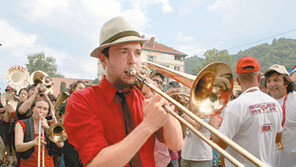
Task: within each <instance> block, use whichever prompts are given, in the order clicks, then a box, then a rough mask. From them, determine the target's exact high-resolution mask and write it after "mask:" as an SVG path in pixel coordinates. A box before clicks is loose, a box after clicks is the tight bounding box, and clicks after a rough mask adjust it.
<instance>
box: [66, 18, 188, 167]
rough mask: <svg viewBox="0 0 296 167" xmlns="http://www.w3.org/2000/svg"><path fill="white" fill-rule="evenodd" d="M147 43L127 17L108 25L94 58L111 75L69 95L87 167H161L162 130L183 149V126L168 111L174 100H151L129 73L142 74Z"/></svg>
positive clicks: (69, 115) (72, 129) (72, 137)
mask: <svg viewBox="0 0 296 167" xmlns="http://www.w3.org/2000/svg"><path fill="white" fill-rule="evenodd" d="M144 42H146V40H144V39H142V38H141V37H140V35H139V34H138V33H137V32H136V31H135V30H134V29H133V28H132V27H131V25H130V24H129V23H128V22H127V21H126V20H125V19H123V18H121V17H116V18H113V19H111V20H109V21H108V22H107V23H105V24H104V25H103V27H102V30H101V34H100V46H99V47H98V48H96V49H95V50H94V51H93V52H92V54H91V56H93V57H96V58H99V60H100V62H101V64H102V65H103V67H104V69H105V72H106V76H104V77H103V79H102V80H101V82H100V84H99V85H96V86H91V87H88V88H86V89H82V90H79V91H77V92H75V93H73V94H72V95H71V96H70V97H69V100H68V105H67V108H66V115H65V120H64V124H65V128H66V132H67V134H68V139H69V142H70V143H71V144H72V145H73V146H74V147H75V148H76V150H77V151H78V153H79V156H80V158H81V160H82V163H83V165H86V166H110V167H114V166H133V167H138V166H149V167H150V166H155V162H154V156H153V153H154V137H155V136H154V134H155V131H157V130H158V129H159V128H161V127H162V128H163V138H164V143H165V144H166V145H167V146H168V148H170V149H171V150H180V149H181V148H182V144H183V138H182V131H181V126H180V123H179V122H178V121H177V120H176V119H175V118H173V116H171V115H169V114H168V113H167V112H166V111H165V110H164V109H163V107H162V106H164V105H168V102H167V101H166V100H165V99H164V98H162V97H161V96H160V95H158V94H155V95H153V96H152V97H151V98H149V99H145V98H144V96H143V94H142V92H140V90H139V89H137V88H136V87H135V83H136V78H135V77H131V76H129V75H128V74H127V72H128V70H129V69H131V68H134V69H136V70H137V71H138V70H139V68H140V64H141V62H140V60H141V46H142V45H143V44H144ZM143 93H144V92H143Z"/></svg>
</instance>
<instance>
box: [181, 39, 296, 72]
mask: <svg viewBox="0 0 296 167" xmlns="http://www.w3.org/2000/svg"><path fill="white" fill-rule="evenodd" d="M244 56H252V57H255V58H256V59H257V60H258V61H259V63H260V65H261V71H262V72H263V71H265V70H266V69H267V68H269V67H270V66H271V65H273V64H281V65H284V66H285V67H286V68H287V70H289V69H290V68H291V67H292V66H294V65H295V64H296V39H287V38H279V39H274V40H273V41H272V43H271V44H267V43H264V44H260V45H257V46H255V47H252V48H249V49H246V50H244V51H240V52H238V53H237V54H234V55H231V62H232V63H231V64H232V66H231V68H232V69H233V70H234V69H235V66H236V63H237V61H238V60H239V59H240V58H241V57H244ZM203 61H205V59H204V58H200V57H197V56H194V57H189V58H187V59H185V72H186V73H192V70H193V69H194V68H195V66H197V65H198V66H200V65H201V64H202V62H203Z"/></svg>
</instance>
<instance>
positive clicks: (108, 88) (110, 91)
mask: <svg viewBox="0 0 296 167" xmlns="http://www.w3.org/2000/svg"><path fill="white" fill-rule="evenodd" d="M99 87H100V88H101V91H102V92H103V95H104V96H105V98H106V101H107V103H108V105H111V103H112V100H113V99H114V96H115V94H116V92H117V91H118V89H117V88H116V87H115V86H113V85H112V84H111V83H110V82H109V81H108V80H107V79H106V76H105V75H104V76H103V78H102V80H101V82H100V84H99ZM134 88H135V86H134V87H133V88H132V90H131V91H130V92H129V93H128V95H127V96H129V95H130V94H131V93H132V92H133V89H134Z"/></svg>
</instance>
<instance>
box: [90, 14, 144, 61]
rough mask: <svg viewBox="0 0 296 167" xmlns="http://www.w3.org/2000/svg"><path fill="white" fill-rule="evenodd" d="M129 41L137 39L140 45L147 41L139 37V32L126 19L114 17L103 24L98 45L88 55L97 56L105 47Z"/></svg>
mask: <svg viewBox="0 0 296 167" xmlns="http://www.w3.org/2000/svg"><path fill="white" fill-rule="evenodd" d="M131 41H139V42H140V43H141V45H142V46H143V45H144V44H145V43H146V42H147V40H145V39H143V38H141V37H140V34H139V33H138V32H137V31H135V30H134V28H133V27H132V25H131V24H130V23H129V22H128V21H127V20H126V19H124V18H122V17H115V18H113V19H111V20H109V21H108V22H106V23H105V24H104V25H103V27H102V29H101V33H100V46H99V47H97V48H96V49H94V50H93V51H92V53H91V54H90V55H91V56H92V57H96V58H98V57H99V53H100V52H101V51H102V50H103V49H105V48H106V47H109V46H112V45H115V44H119V43H123V42H131Z"/></svg>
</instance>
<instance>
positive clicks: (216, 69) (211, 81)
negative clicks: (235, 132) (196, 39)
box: [127, 62, 266, 166]
mask: <svg viewBox="0 0 296 167" xmlns="http://www.w3.org/2000/svg"><path fill="white" fill-rule="evenodd" d="M146 63H148V64H149V65H150V66H151V67H153V68H156V69H157V70H158V71H159V72H161V73H163V74H165V75H167V76H168V77H171V78H173V79H175V80H177V81H179V82H181V83H183V84H184V85H185V86H188V87H189V88H191V92H190V105H191V108H192V109H193V110H194V111H193V112H191V111H189V110H188V109H187V108H186V107H184V106H183V105H181V104H180V103H178V102H177V101H176V100H174V99H173V98H171V97H170V96H168V95H167V94H165V93H164V92H162V91H161V90H160V89H158V88H157V87H156V86H154V85H153V84H151V83H149V82H148V81H147V80H146V79H145V77H143V76H141V75H140V74H139V72H137V71H136V70H134V69H129V70H128V71H127V73H128V74H129V75H130V76H134V77H136V79H137V80H139V81H140V82H141V83H143V84H145V85H147V86H148V87H149V88H151V89H152V90H153V91H154V92H156V93H158V94H160V95H161V96H162V97H164V98H165V99H166V100H168V101H169V102H171V103H172V104H174V105H175V106H176V107H177V108H178V109H179V110H181V111H182V112H183V113H185V114H186V115H188V116H189V117H190V118H191V119H193V120H194V121H196V122H197V123H199V124H200V125H202V126H203V127H205V128H206V129H207V130H209V131H210V132H211V133H213V134H215V135H216V136H218V137H220V138H221V139H222V140H223V141H224V142H226V143H227V144H228V145H229V146H230V147H232V148H233V149H235V150H236V151H238V152H239V153H241V154H242V155H243V156H245V157H246V158H247V159H249V160H250V161H251V162H253V163H254V164H255V165H257V166H266V165H265V164H264V163H263V162H262V161H260V160H259V159H258V158H256V157H255V156H254V155H252V154H250V153H249V152H248V151H246V150H245V149H243V148H242V147H240V146H239V145H238V144H236V143H235V142H233V141H232V140H230V139H229V138H228V137H226V136H225V135H223V134H222V133H221V132H219V131H218V130H217V129H215V128H213V127H212V126H210V125H209V124H207V123H206V122H204V121H203V120H202V119H201V118H200V117H204V118H209V117H211V116H214V115H216V114H217V113H219V112H220V111H221V110H222V109H223V107H225V105H226V103H227V102H228V97H229V96H230V95H231V92H232V88H233V75H232V71H231V69H230V68H229V66H228V65H226V64H225V63H221V62H216V63H212V64H210V65H208V66H206V67H205V68H204V69H203V70H202V71H201V72H200V73H199V74H198V76H197V77H196V79H194V78H195V77H193V76H191V75H188V74H186V75H187V76H189V77H186V75H185V77H184V75H182V74H181V73H180V72H176V71H173V70H170V69H168V68H165V67H161V66H159V65H157V64H155V63H152V62H146ZM163 108H164V109H165V110H166V111H167V112H168V113H170V114H171V115H172V116H174V117H175V118H176V119H178V120H179V121H180V122H181V123H183V124H184V125H185V126H186V127H187V128H189V129H190V130H191V131H192V132H193V133H195V134H196V135H198V136H199V137H200V138H201V139H202V140H204V141H205V142H206V143H208V144H209V145H210V146H212V147H213V148H214V149H215V150H217V151H218V152H220V153H221V154H222V155H223V156H224V157H225V158H227V159H228V160H229V161H230V162H232V163H233V164H234V165H236V166H244V165H243V164H242V163H240V162H239V161H238V160H236V159H235V158H234V157H232V156H231V155H230V154H229V153H227V152H226V151H225V150H224V149H222V148H221V147H219V146H218V145H217V144H216V143H214V142H213V141H212V140H210V139H208V138H207V137H206V136H205V135H203V134H202V133H201V132H200V131H198V130H197V129H195V128H194V127H193V125H192V124H190V123H189V122H187V121H186V120H184V119H183V118H182V117H181V116H179V115H178V114H177V113H175V112H174V111H172V110H171V109H170V108H169V107H167V106H163ZM198 116H200V117H198Z"/></svg>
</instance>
